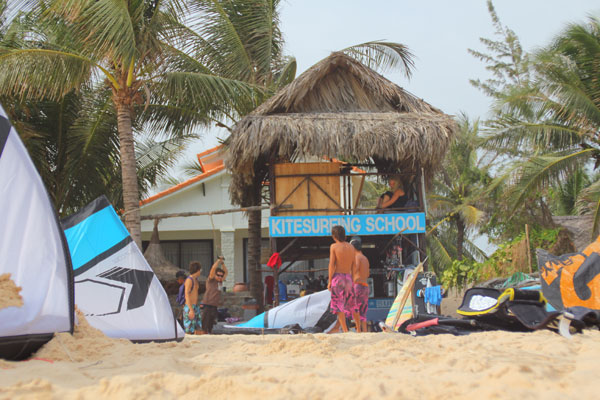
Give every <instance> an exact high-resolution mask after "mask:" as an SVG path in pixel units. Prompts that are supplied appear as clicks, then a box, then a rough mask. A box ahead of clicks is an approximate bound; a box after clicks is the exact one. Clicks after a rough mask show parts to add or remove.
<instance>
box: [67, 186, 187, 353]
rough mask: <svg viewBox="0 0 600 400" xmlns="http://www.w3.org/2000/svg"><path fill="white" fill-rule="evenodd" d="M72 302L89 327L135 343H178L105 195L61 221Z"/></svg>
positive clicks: (161, 296)
mask: <svg viewBox="0 0 600 400" xmlns="http://www.w3.org/2000/svg"><path fill="white" fill-rule="evenodd" d="M62 224H63V228H64V230H65V236H66V237H67V241H68V243H69V249H70V252H71V259H72V260H73V271H74V275H75V304H76V305H77V307H78V308H79V309H80V310H81V311H82V312H83V313H84V315H85V316H86V319H87V320H88V322H89V323H90V325H92V326H93V327H95V328H97V329H100V330H101V331H102V332H104V334H106V335H107V336H110V337H113V338H126V339H130V340H134V341H149V340H173V339H182V338H183V336H184V332H183V330H182V329H181V327H180V326H179V324H178V323H177V322H176V320H175V317H174V316H173V311H172V310H171V306H170V305H169V299H168V297H167V294H166V293H165V291H164V289H163V287H162V285H161V284H160V281H159V280H158V278H157V277H156V275H155V274H154V272H153V271H152V268H150V266H149V265H148V263H147V262H146V259H145V258H144V256H143V255H142V252H141V251H140V249H139V248H138V247H137V245H136V244H135V242H134V241H133V239H132V238H131V236H130V235H129V232H127V229H126V228H125V226H124V225H123V223H122V222H121V220H120V219H119V217H118V216H117V214H116V212H115V210H114V209H113V207H112V206H111V204H110V203H109V201H108V199H107V198H106V197H104V196H102V197H99V198H97V199H96V200H94V201H93V202H91V203H90V204H88V205H87V206H85V207H84V208H83V209H82V210H80V211H79V212H77V213H76V214H74V215H71V216H70V217H68V218H65V219H64V220H63V221H62Z"/></svg>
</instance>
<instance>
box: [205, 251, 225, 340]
mask: <svg viewBox="0 0 600 400" xmlns="http://www.w3.org/2000/svg"><path fill="white" fill-rule="evenodd" d="M224 260H225V259H224V258H223V257H219V258H218V259H217V261H215V263H214V264H213V266H212V267H211V268H210V272H209V273H208V279H207V280H206V292H204V297H203V298H202V307H203V308H202V328H203V331H204V333H209V334H210V333H212V330H213V326H214V325H215V322H216V320H217V306H218V305H219V302H220V301H221V289H220V287H221V286H222V285H223V281H224V280H225V278H227V267H226V266H225V263H224V262H223V261H224Z"/></svg>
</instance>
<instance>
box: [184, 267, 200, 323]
mask: <svg viewBox="0 0 600 400" xmlns="http://www.w3.org/2000/svg"><path fill="white" fill-rule="evenodd" d="M201 272H202V266H201V265H200V263H199V262H198V261H192V262H191V263H190V276H188V277H187V278H186V280H185V283H184V290H185V305H184V306H183V327H184V329H185V333H189V334H192V335H195V334H196V333H200V332H196V330H198V331H200V329H201V327H200V307H198V286H199V285H198V277H199V276H200V273H201Z"/></svg>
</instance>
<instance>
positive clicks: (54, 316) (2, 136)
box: [0, 107, 74, 360]
mask: <svg viewBox="0 0 600 400" xmlns="http://www.w3.org/2000/svg"><path fill="white" fill-rule="evenodd" d="M0 210H2V211H1V212H2V223H0V276H4V277H5V278H7V277H8V279H5V282H9V280H10V281H12V284H13V285H16V286H17V287H20V288H21V290H20V292H19V295H20V296H21V299H22V305H20V306H9V307H4V306H2V301H3V300H4V299H0V358H5V359H10V360H20V359H24V358H27V357H29V356H30V355H31V354H32V353H33V352H35V351H37V349H38V348H40V347H41V346H42V345H43V344H45V343H46V342H47V341H48V340H50V339H51V338H52V336H53V334H54V332H73V315H74V308H73V304H74V302H73V278H72V269H71V261H70V258H69V251H68V249H67V245H66V241H65V238H64V235H63V231H62V229H61V228H60V224H59V222H58V218H57V215H56V212H55V210H54V207H53V206H52V202H51V201H50V198H49V197H48V193H47V192H46V188H45V187H44V183H43V182H42V179H41V178H40V176H39V174H38V173H37V170H36V169H35V166H34V165H33V162H32V161H31V159H30V158H29V154H28V153H27V150H26V149H25V146H24V145H23V143H22V142H21V139H20V138H19V135H18V134H17V132H16V131H15V129H14V128H13V127H12V126H11V124H10V122H9V121H8V119H7V117H6V114H5V113H4V110H3V109H2V108H1V107H0ZM8 274H10V276H9V275H8Z"/></svg>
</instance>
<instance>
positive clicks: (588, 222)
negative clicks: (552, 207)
mask: <svg viewBox="0 0 600 400" xmlns="http://www.w3.org/2000/svg"><path fill="white" fill-rule="evenodd" d="M552 221H554V223H555V224H556V225H559V226H562V227H563V228H566V229H567V230H568V231H569V233H570V235H571V239H572V240H573V244H574V245H575V249H576V250H577V251H583V249H585V248H586V247H587V246H588V245H589V244H590V243H592V242H593V241H594V238H593V237H592V226H593V224H594V218H593V217H592V216H591V215H582V216H560V217H552ZM556 255H560V254H556Z"/></svg>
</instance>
